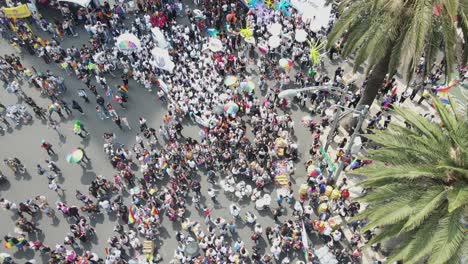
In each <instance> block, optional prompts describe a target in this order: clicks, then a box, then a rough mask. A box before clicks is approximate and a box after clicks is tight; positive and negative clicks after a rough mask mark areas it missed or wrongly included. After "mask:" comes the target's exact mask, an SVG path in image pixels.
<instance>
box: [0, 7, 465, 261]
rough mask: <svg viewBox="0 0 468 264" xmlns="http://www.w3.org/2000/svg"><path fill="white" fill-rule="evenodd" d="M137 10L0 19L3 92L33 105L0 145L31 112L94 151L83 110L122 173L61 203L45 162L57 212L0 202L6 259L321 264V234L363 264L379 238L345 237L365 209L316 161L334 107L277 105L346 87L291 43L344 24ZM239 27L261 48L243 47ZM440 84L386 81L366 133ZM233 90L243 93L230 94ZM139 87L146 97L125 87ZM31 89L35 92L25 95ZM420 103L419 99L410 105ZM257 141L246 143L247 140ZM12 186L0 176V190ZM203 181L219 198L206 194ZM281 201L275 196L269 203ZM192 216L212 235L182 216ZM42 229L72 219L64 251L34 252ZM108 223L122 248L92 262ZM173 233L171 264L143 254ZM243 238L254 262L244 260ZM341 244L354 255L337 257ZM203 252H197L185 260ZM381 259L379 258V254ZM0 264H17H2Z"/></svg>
mask: <svg viewBox="0 0 468 264" xmlns="http://www.w3.org/2000/svg"><path fill="white" fill-rule="evenodd" d="M131 3H132V4H130V3H129V2H125V1H122V2H121V3H120V2H119V3H118V4H116V5H115V6H110V5H109V4H108V3H107V2H105V3H104V5H102V6H99V7H96V6H95V4H94V3H92V6H90V7H89V8H86V9H85V8H78V7H77V6H72V5H68V4H66V3H65V2H61V4H60V5H57V4H56V3H55V5H54V3H51V5H48V6H43V7H41V8H39V11H37V12H35V13H34V14H33V16H31V17H29V18H27V19H16V20H14V19H8V18H6V17H5V16H4V15H0V21H1V26H0V30H1V35H2V37H3V38H4V39H6V40H8V41H9V43H10V44H11V45H12V46H13V47H14V48H15V49H16V51H17V52H16V53H15V54H11V55H4V56H2V57H1V58H0V69H1V71H0V79H1V80H2V81H3V86H4V91H2V92H8V93H13V94H15V95H16V96H18V98H19V99H20V100H21V101H22V102H23V103H24V104H18V105H11V106H6V105H3V104H1V103H2V102H0V108H1V109H2V111H3V112H2V113H1V114H0V121H2V124H0V125H1V129H0V130H1V131H4V130H7V129H13V130H14V129H15V126H20V125H26V124H28V123H29V122H30V120H31V119H32V118H33V115H31V114H29V112H28V109H32V111H33V113H34V116H35V118H39V119H42V120H44V121H45V122H46V123H47V126H48V127H49V128H50V129H51V131H52V130H53V131H54V132H52V133H51V134H52V136H53V135H54V134H55V133H56V134H57V136H58V137H63V133H62V129H63V128H62V127H61V124H60V123H61V121H60V120H61V119H62V117H64V116H73V117H74V119H77V120H76V121H75V122H74V126H73V131H74V133H75V135H77V136H78V137H80V138H82V139H86V138H87V137H90V133H89V132H88V130H87V126H86V124H85V122H82V121H80V120H78V118H79V117H80V116H82V115H84V114H85V112H84V110H83V109H86V108H90V107H91V108H92V109H94V110H93V111H95V113H96V118H99V119H102V120H106V121H105V122H109V121H112V122H113V123H114V124H115V125H114V124H107V123H106V125H107V126H108V131H109V132H107V133H104V134H103V135H102V144H103V154H102V155H106V156H107V158H108V160H109V162H110V164H111V165H112V167H113V168H114V169H115V171H114V172H115V173H114V175H98V176H97V177H96V178H95V179H93V181H92V183H91V184H90V185H89V186H82V187H81V188H77V189H76V190H64V188H62V186H61V185H60V184H59V182H60V181H58V179H59V178H60V177H63V175H62V172H61V170H60V168H59V167H58V166H57V165H56V164H55V163H54V162H53V161H52V160H50V159H47V160H44V161H41V160H38V161H37V163H38V164H37V167H36V168H28V169H29V171H31V170H33V171H34V172H32V173H36V174H37V175H39V176H40V177H43V178H44V182H45V183H44V184H47V186H48V188H49V189H51V190H53V191H55V192H56V193H57V196H58V198H59V202H56V203H55V204H49V200H56V198H51V197H45V196H44V195H39V196H37V197H32V198H31V199H28V200H26V201H12V200H11V201H10V200H9V199H8V197H3V196H0V207H1V208H3V209H5V210H7V211H10V212H11V214H13V215H15V216H16V220H15V221H16V222H15V226H16V228H15V230H11V231H10V232H5V230H2V233H3V234H4V236H3V238H2V239H3V243H4V245H5V248H6V249H5V250H3V249H2V252H3V251H6V252H7V253H8V252H11V251H12V249H11V248H17V250H19V251H25V250H33V251H35V252H38V254H42V255H46V256H48V258H47V259H48V261H49V263H109V264H113V263H129V261H130V260H134V259H137V258H139V259H140V261H142V260H141V259H144V261H146V262H147V263H157V262H160V261H163V262H164V263H249V261H252V263H274V262H275V261H276V263H290V262H292V261H293V260H294V259H300V260H301V261H303V263H308V262H310V263H314V262H317V261H318V259H319V257H318V256H317V254H316V253H315V251H316V250H317V248H316V247H315V248H314V247H312V246H310V245H309V246H307V245H308V244H307V240H310V239H308V238H307V237H309V236H310V237H312V233H314V234H315V235H314V237H319V240H320V241H321V242H320V244H323V245H324V246H326V247H328V248H329V250H330V252H332V254H333V255H334V258H336V259H337V261H339V262H340V263H348V262H350V263H357V262H359V259H360V257H361V254H362V253H361V251H360V248H361V246H362V243H364V242H365V241H368V240H370V239H371V237H372V236H373V235H374V234H375V233H376V232H378V228H375V229H373V230H371V231H368V232H366V233H364V234H361V233H360V232H359V226H361V225H362V224H364V223H363V222H361V221H354V222H350V223H348V225H349V226H347V224H346V223H344V222H341V221H340V219H342V218H343V219H344V218H347V217H349V216H353V215H355V214H356V213H357V212H358V211H359V210H360V204H359V203H357V202H353V201H351V199H350V198H349V191H348V182H347V179H346V177H342V178H340V181H338V182H336V183H335V182H333V180H332V178H331V173H333V172H332V170H331V168H330V167H329V166H328V165H327V163H326V162H324V161H323V157H322V154H321V153H320V151H319V150H320V147H321V144H322V142H321V140H323V139H324V138H326V136H327V135H325V133H324V130H325V129H326V128H327V127H329V126H330V124H331V118H332V114H330V112H331V113H333V109H332V108H330V106H331V105H333V104H335V103H336V102H337V101H338V100H339V98H337V97H335V96H333V95H332V94H329V93H327V92H310V93H300V94H298V95H297V96H295V97H294V98H279V97H278V94H279V93H280V92H281V91H282V90H284V89H289V88H293V87H297V86H300V87H304V86H311V85H329V86H337V87H338V86H344V76H345V72H344V70H343V69H342V68H341V67H338V69H337V70H336V71H335V72H334V73H333V74H332V75H330V76H328V74H327V71H326V69H325V68H324V66H323V64H322V65H314V64H313V63H312V62H311V60H310V57H309V53H308V44H307V42H298V41H294V32H295V31H296V30H298V29H303V30H305V31H307V33H308V36H309V37H310V38H311V39H312V40H314V41H319V42H321V41H324V39H325V36H326V34H327V32H328V30H329V28H330V26H331V25H332V24H333V21H334V20H335V19H336V15H337V14H336V13H335V11H334V10H333V11H332V13H331V17H330V24H329V25H328V26H327V27H323V28H322V29H320V30H317V31H312V30H311V29H310V23H313V21H307V20H304V19H303V18H302V16H301V15H300V14H299V13H298V12H297V11H296V10H295V9H294V8H292V7H286V8H285V9H275V8H269V7H267V6H265V5H263V4H262V3H260V2H259V3H256V1H250V2H249V5H251V7H254V8H250V9H249V8H248V7H246V6H245V5H244V4H243V3H242V2H239V1H204V2H203V3H199V1H195V3H194V9H192V8H190V7H189V6H188V5H185V4H184V3H182V2H180V1H174V2H173V1H151V0H147V1H142V0H138V1H135V2H131ZM252 3H256V4H255V5H254V4H252ZM258 6H263V8H259V7H258ZM53 8H56V9H57V10H58V11H59V13H60V14H61V17H57V18H46V17H43V16H42V15H41V12H40V10H41V9H53ZM199 10H201V11H199ZM0 14H1V13H0ZM59 16H60V15H59ZM181 21H185V22H181ZM273 23H279V24H281V25H282V30H283V33H282V35H281V36H282V37H281V45H279V47H276V48H274V47H269V48H267V52H266V54H264V53H263V52H262V51H259V49H258V46H265V45H266V46H268V45H267V44H268V38H269V37H270V36H271V33H270V32H269V25H271V24H273ZM155 27H157V28H159V29H160V30H161V32H163V34H164V37H165V39H166V40H167V42H168V43H169V44H170V49H169V54H170V56H171V58H172V60H173V62H174V64H175V67H174V69H173V70H172V71H166V70H162V69H160V68H158V67H156V66H155V63H154V61H152V59H151V58H152V54H151V51H152V50H153V49H154V48H155V47H156V46H157V42H156V41H154V37H153V36H152V31H151V29H152V28H155ZM79 28H84V29H85V33H81V37H83V34H88V36H87V38H89V41H88V42H87V44H84V45H83V46H80V47H78V46H77V47H74V46H73V47H69V48H67V47H63V46H62V45H61V43H62V42H63V39H64V38H74V37H76V36H78V34H79V32H80V31H81V30H79ZM246 28H248V29H249V30H248V31H249V33H248V34H251V35H252V37H254V38H255V41H256V43H258V45H257V44H254V43H250V42H247V41H246V36H245V35H243V34H238V33H237V32H239V31H242V30H244V29H246ZM207 29H210V32H214V31H216V32H217V34H216V36H214V37H216V38H219V39H220V40H221V42H222V43H223V47H224V49H223V50H222V51H216V52H214V51H211V50H210V49H209V48H207V45H208V42H209V39H210V37H213V35H212V34H209V33H207ZM38 32H40V33H38ZM123 33H131V34H134V35H135V36H137V37H138V39H139V40H140V41H141V48H140V49H138V50H135V51H131V50H125V51H123V50H121V49H119V47H117V46H115V44H114V42H115V38H117V37H118V36H119V35H121V34H123ZM248 34H247V35H248ZM41 36H42V37H41ZM44 36H47V37H44ZM341 45H342V43H341V41H340V43H337V44H336V45H335V46H334V47H333V48H332V50H331V51H330V52H329V54H328V55H329V57H330V59H333V56H334V55H335V54H338V55H339V53H340V47H341ZM25 54H29V55H33V56H38V57H40V58H42V59H43V60H44V63H47V64H56V65H57V71H63V72H64V73H65V74H67V75H68V76H70V78H78V79H79V80H81V81H82V82H83V86H82V87H74V88H71V87H67V86H66V84H65V80H64V78H63V77H61V76H59V75H58V74H56V73H54V72H52V71H47V72H38V71H37V70H36V69H35V68H34V67H26V66H24V65H23V62H22V60H23V59H22V58H23V57H24V56H25ZM281 58H289V60H290V61H292V62H293V64H294V68H293V69H292V68H289V67H283V66H282V65H279V64H278V60H280V59H281ZM252 68H253V69H255V70H256V71H257V72H258V75H259V77H260V80H259V81H258V82H255V87H257V88H258V90H259V91H258V92H257V93H255V90H253V89H244V87H246V85H247V84H248V83H249V82H250V80H251V79H252V78H253V77H252V76H250V75H251V70H250V69H252ZM441 71H442V66H438V65H437V66H434V68H433V74H431V75H430V77H428V78H429V79H428V80H426V81H425V82H424V85H421V86H418V87H417V88H415V89H413V90H412V93H411V92H407V91H405V92H401V91H400V92H401V93H400V94H398V93H397V92H396V86H397V83H396V81H395V79H392V77H391V76H389V77H388V78H387V80H383V85H382V90H381V93H380V98H379V100H381V101H382V111H380V112H378V113H374V114H372V115H371V116H369V118H368V123H367V125H366V127H367V128H369V129H371V128H378V129H386V128H387V127H388V125H389V124H390V122H391V121H392V117H391V115H390V114H388V112H386V110H387V109H388V108H390V107H392V105H393V104H401V103H404V102H405V100H407V98H409V99H410V100H416V99H418V100H419V101H418V103H419V104H420V103H421V102H422V101H423V100H425V99H427V98H428V96H429V93H430V92H431V90H430V88H431V84H434V83H435V82H437V78H440V72H441ZM465 72H466V71H465ZM230 76H235V77H236V79H237V81H235V82H234V83H233V84H229V85H226V78H227V77H230ZM107 78H113V79H115V78H117V79H118V78H120V79H119V80H121V83H120V84H119V85H118V86H114V87H112V86H111V85H109V84H108V80H107ZM131 79H133V80H134V81H135V82H132V83H138V85H130V84H129V83H130V80H131ZM24 85H26V86H30V87H32V88H33V89H34V90H35V91H30V90H26V91H24V90H23V89H22V88H21V87H22V86H24ZM356 85H357V86H358V87H356V88H355V89H354V90H350V93H349V94H348V95H347V96H346V98H345V101H346V106H348V107H352V108H355V107H356V105H357V103H358V102H359V100H360V93H361V91H362V90H363V89H364V88H365V85H366V83H365V82H364V83H362V84H356ZM136 89H145V92H147V93H149V94H153V95H154V97H155V98H156V100H159V101H160V102H161V103H163V104H166V105H167V112H166V113H165V114H164V115H163V125H161V126H160V127H152V125H151V124H149V122H147V121H146V119H145V118H149V117H144V116H141V117H140V118H139V119H138V120H128V118H127V116H126V111H127V108H134V107H137V105H136V104H132V103H131V100H129V99H130V98H131V97H132V90H136ZM34 92H38V93H40V94H41V96H42V97H45V98H48V99H50V105H47V106H43V105H38V104H37V103H36V102H35V101H34V100H33V99H32V98H31V97H30V96H29V94H30V93H34ZM418 93H420V94H421V95H418V96H419V97H418V98H415V96H416V95H417V94H418ZM65 94H67V96H65ZM70 95H71V96H70ZM293 104H295V105H299V106H300V107H302V108H303V109H304V110H305V111H307V112H309V113H310V115H312V116H314V117H319V118H318V119H319V121H313V120H312V119H310V120H309V119H307V120H304V122H302V123H303V124H302V125H305V126H306V127H308V128H310V132H311V136H312V138H313V140H312V144H311V145H310V151H309V153H306V155H308V158H306V163H305V164H298V160H299V156H300V154H299V153H298V144H299V143H298V142H296V137H295V126H297V125H300V124H295V123H294V121H293V119H292V116H291V114H290V112H289V108H290V107H291V105H293ZM427 118H428V119H429V118H431V115H428V116H427ZM432 118H433V116H432ZM315 119H316V118H315ZM188 121H190V122H193V123H194V124H197V125H198V127H199V128H200V129H199V134H198V138H190V137H185V136H183V135H182V130H183V123H184V122H188ZM109 123H110V122H109ZM117 129H119V130H122V131H125V133H130V134H133V135H134V136H135V141H134V142H132V143H131V144H123V143H122V142H121V141H120V140H119V138H118V137H117V136H116V134H115V133H114V132H113V131H116V130H117ZM248 131H249V133H250V132H251V135H252V136H248V133H247V132H248ZM13 133H14V132H13ZM52 136H51V137H52ZM41 140H42V139H38V142H40V144H38V145H39V146H40V147H41V148H42V149H43V150H44V151H45V152H46V153H47V155H51V156H52V155H55V147H54V146H53V145H52V144H51V143H50V142H48V141H47V140H42V141H41ZM340 140H341V141H340V142H338V146H337V147H336V156H334V157H332V159H335V158H336V159H335V161H336V162H340V161H343V160H344V161H346V166H345V167H346V168H347V169H349V170H351V169H354V168H356V167H359V166H361V165H363V164H366V161H365V160H355V159H350V157H344V153H345V151H344V150H345V149H346V146H347V144H349V142H348V139H347V136H343V137H341V139H340ZM301 144H309V143H306V142H304V143H302V142H301ZM78 150H79V151H80V153H82V155H83V157H82V158H81V159H80V160H78V161H77V162H76V163H78V164H79V165H80V166H82V167H83V168H86V166H87V163H89V161H90V158H89V157H88V156H87V154H86V149H84V148H78ZM4 158H5V159H4V162H5V164H6V165H7V166H8V167H9V168H11V169H12V171H13V172H14V173H17V174H22V173H24V171H25V168H24V166H23V165H22V161H21V159H22V157H4ZM69 162H70V161H69ZM348 165H349V166H348ZM296 166H305V167H306V171H307V174H308V175H306V179H307V180H306V181H305V182H300V183H296V184H295V185H293V184H292V181H291V178H293V177H296V176H298V175H296V174H295V172H294V171H295V167H296ZM4 174H6V173H0V176H2V178H3V175H4ZM205 178H206V181H208V183H209V185H210V187H209V188H208V190H207V191H206V192H202V190H201V186H202V181H205ZM2 180H3V179H2ZM215 187H221V188H215ZM275 191H276V192H275ZM64 192H72V193H73V194H75V197H76V198H77V200H79V201H80V202H81V203H80V204H76V205H74V204H66V203H65V202H62V201H60V197H61V196H62V195H63V193H64ZM218 192H224V193H225V194H226V196H227V197H228V198H229V199H230V200H231V201H232V204H230V205H229V212H230V216H229V217H225V218H223V217H218V216H215V215H216V214H215V212H216V208H217V206H219V201H218V200H217V196H218ZM273 193H275V194H276V193H277V195H275V197H273V198H272V197H271V196H270V195H272V194H273ZM202 197H206V198H207V199H206V201H207V202H206V203H202V202H201V201H202V200H204V199H202ZM244 199H245V200H248V201H250V202H251V203H254V204H255V209H256V211H245V210H243V209H241V206H239V202H240V201H242V200H244ZM272 199H273V200H274V201H273V202H271V200H272ZM191 204H193V205H194V206H195V208H196V209H197V210H198V213H199V214H200V215H202V216H203V217H202V219H203V221H201V222H200V221H196V220H194V219H191V218H189V217H187V214H186V210H188V206H189V205H191ZM287 211H289V212H292V214H288V213H287ZM261 212H268V213H269V214H271V217H272V218H273V219H274V220H275V224H274V225H272V226H265V225H264V224H262V223H260V222H259V221H257V215H258V214H259V213H261ZM37 214H43V215H45V216H47V217H50V218H51V219H62V218H66V219H68V221H69V222H70V223H72V224H70V230H69V232H68V233H66V234H64V240H63V241H57V242H56V245H46V244H44V243H42V242H41V241H40V240H34V239H29V236H28V235H29V234H32V233H40V232H42V231H41V229H40V225H39V223H40V222H37V221H36V220H35V219H36V217H35V216H36V215H37ZM102 214H107V215H115V216H117V217H118V221H116V223H114V224H116V225H115V228H114V231H115V234H114V235H113V236H112V237H109V238H104V241H105V239H107V242H105V243H103V242H101V243H100V245H99V246H100V247H105V252H106V255H98V254H96V253H94V252H91V251H88V250H85V249H83V244H84V243H89V241H90V240H92V239H93V236H95V235H96V233H95V230H94V228H93V226H92V225H91V224H90V221H91V220H92V219H94V218H95V217H97V216H98V215H102ZM192 214H193V212H192ZM164 221H166V222H167V221H171V222H177V223H178V224H179V225H180V226H181V228H180V230H179V231H178V232H177V233H176V234H175V239H176V240H177V248H176V249H175V250H174V256H173V258H172V259H165V260H162V259H161V255H160V254H159V252H157V250H153V247H152V246H151V243H149V242H151V241H157V240H159V239H160V238H159V236H158V235H159V233H160V230H161V228H163V222H164ZM239 222H242V223H245V224H246V225H247V226H248V228H250V229H251V236H250V237H240V236H239V235H238V232H237V225H238V224H239ZM344 228H346V229H350V230H351V237H350V238H349V239H346V238H345V235H344V234H343V229H344ZM45 235H47V234H45ZM249 239H250V240H251V241H252V243H249V245H250V244H253V247H250V246H247V245H246V241H248V240H249ZM262 239H263V240H265V241H267V246H266V247H265V246H260V245H261V243H260V240H262ZM343 240H348V241H347V242H346V243H342V241H343ZM101 241H103V240H102V238H101ZM314 242H315V241H314ZM162 243H164V240H162ZM194 245H196V248H197V249H199V250H200V252H198V253H197V254H192V253H188V252H189V251H190V249H192V248H193V247H194ZM344 245H345V246H344ZM373 247H374V248H375V249H378V248H379V245H373ZM304 253H305V254H304ZM4 263H15V262H14V260H13V259H11V258H8V257H6V258H5V259H4ZM28 263H31V262H28ZM139 263H143V262H139Z"/></svg>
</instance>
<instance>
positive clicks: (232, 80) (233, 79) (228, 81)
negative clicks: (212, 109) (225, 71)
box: [224, 75, 237, 86]
mask: <svg viewBox="0 0 468 264" xmlns="http://www.w3.org/2000/svg"><path fill="white" fill-rule="evenodd" d="M236 82H237V77H236V76H234V75H228V76H226V78H224V85H226V86H232V85H234V84H236Z"/></svg>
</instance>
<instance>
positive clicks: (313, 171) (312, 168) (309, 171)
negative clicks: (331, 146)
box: [307, 165, 322, 177]
mask: <svg viewBox="0 0 468 264" xmlns="http://www.w3.org/2000/svg"><path fill="white" fill-rule="evenodd" d="M321 173H322V171H321V170H320V168H318V167H315V166H314V165H309V167H307V174H308V175H309V176H311V177H317V176H319V175H320V174H321Z"/></svg>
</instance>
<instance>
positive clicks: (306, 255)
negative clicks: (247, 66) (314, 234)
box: [301, 221, 309, 263]
mask: <svg viewBox="0 0 468 264" xmlns="http://www.w3.org/2000/svg"><path fill="white" fill-rule="evenodd" d="M301 238H302V250H303V251H304V258H305V262H306V263H309V239H308V237H307V231H306V229H305V226H304V221H302V230H301Z"/></svg>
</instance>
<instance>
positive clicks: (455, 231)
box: [354, 98, 468, 263]
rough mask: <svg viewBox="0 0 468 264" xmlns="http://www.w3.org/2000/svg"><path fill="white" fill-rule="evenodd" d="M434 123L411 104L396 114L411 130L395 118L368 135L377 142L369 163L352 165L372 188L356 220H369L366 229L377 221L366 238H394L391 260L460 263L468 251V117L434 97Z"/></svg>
mask: <svg viewBox="0 0 468 264" xmlns="http://www.w3.org/2000/svg"><path fill="white" fill-rule="evenodd" d="M432 100H433V103H434V107H435V109H436V112H437V113H438V117H439V119H440V122H439V123H433V122H430V121H428V120H427V119H426V118H424V117H422V116H420V115H418V114H416V113H414V112H412V111H411V110H409V109H403V108H397V109H395V112H396V113H397V114H398V115H399V116H400V117H401V118H402V119H404V120H405V121H406V122H407V123H408V124H410V125H411V128H410V129H409V128H406V127H405V126H402V125H399V124H393V125H392V126H390V128H389V129H388V130H385V131H375V133H374V134H369V135H366V137H367V138H369V139H370V140H372V141H373V143H375V144H376V145H377V146H380V148H378V149H377V150H374V151H372V152H371V158H372V159H373V160H374V162H373V163H372V164H370V165H368V166H365V167H363V168H361V169H359V170H357V171H356V173H360V174H363V175H365V176H367V178H366V179H365V180H364V181H363V182H362V183H361V184H362V185H363V187H367V188H369V191H368V192H367V194H365V195H364V196H363V197H360V198H359V199H358V200H359V201H361V202H365V203H368V206H367V208H366V209H365V210H364V211H362V212H361V213H359V214H358V215H357V216H355V217H354V219H362V218H366V219H367V220H368V221H369V223H368V224H367V225H366V226H365V227H364V228H363V230H370V229H371V228H373V227H375V226H378V227H380V229H381V232H380V233H379V234H378V235H377V236H375V237H374V238H373V239H372V240H371V241H370V243H376V242H382V241H386V240H389V239H392V238H396V237H398V239H400V240H401V243H400V244H399V246H398V247H397V248H395V249H393V251H392V254H391V256H389V259H388V263H392V262H393V261H396V260H403V261H404V263H417V262H419V261H421V260H424V261H426V262H427V263H460V262H462V261H461V259H462V258H463V257H467V256H466V254H467V253H466V252H467V251H466V249H467V245H468V244H467V243H468V233H467V230H466V226H465V225H466V223H465V222H464V221H465V220H464V219H466V218H467V217H468V214H467V212H468V164H467V159H468V157H467V150H468V118H467V117H466V110H465V112H464V113H465V116H455V115H454V113H455V111H454V109H448V108H447V106H445V105H443V104H441V103H440V102H439V101H438V100H437V99H436V98H432Z"/></svg>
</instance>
